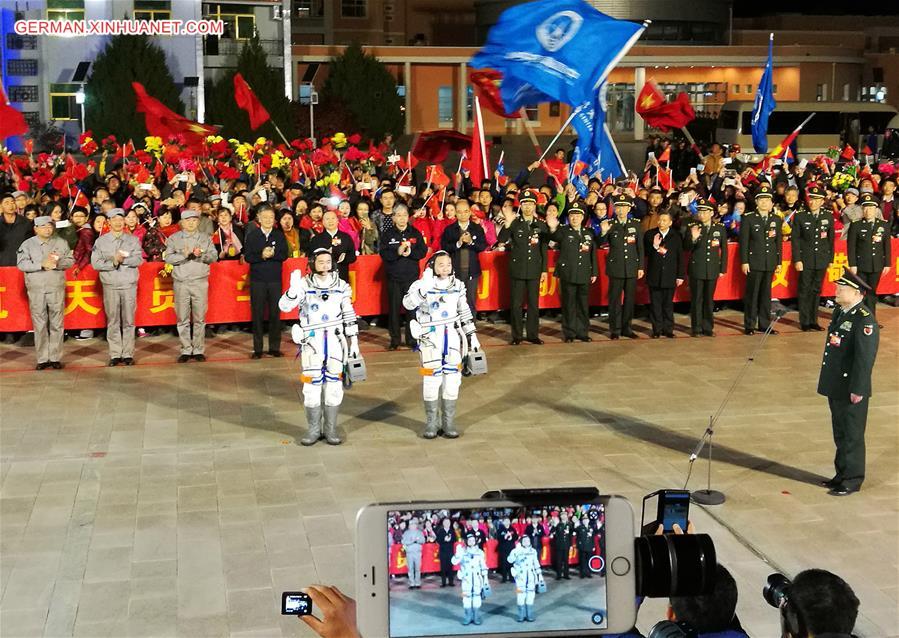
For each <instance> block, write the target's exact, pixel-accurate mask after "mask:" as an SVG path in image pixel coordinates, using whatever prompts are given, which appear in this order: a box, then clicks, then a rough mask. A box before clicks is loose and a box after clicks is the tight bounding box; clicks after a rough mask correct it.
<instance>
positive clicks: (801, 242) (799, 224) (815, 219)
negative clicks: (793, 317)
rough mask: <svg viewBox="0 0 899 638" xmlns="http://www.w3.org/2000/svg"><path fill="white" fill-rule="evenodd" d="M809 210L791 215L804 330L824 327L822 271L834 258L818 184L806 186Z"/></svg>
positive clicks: (830, 230) (829, 223) (828, 218)
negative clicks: (820, 305)
mask: <svg viewBox="0 0 899 638" xmlns="http://www.w3.org/2000/svg"><path fill="white" fill-rule="evenodd" d="M806 199H807V202H808V210H800V211H799V212H798V213H796V214H795V215H794V216H793V231H792V233H791V234H790V239H791V241H792V246H793V267H794V268H795V269H796V272H798V273H799V327H800V328H802V331H803V332H808V331H809V330H824V328H822V327H821V326H819V325H818V303H819V301H820V299H821V284H822V283H823V282H824V273H825V272H826V271H827V267H828V266H829V265H830V262H832V261H833V237H834V229H833V218H832V217H831V216H830V215H829V214H825V213H823V212H821V204H823V203H824V191H823V190H821V187H820V186H811V187H809V189H808V191H807V195H806Z"/></svg>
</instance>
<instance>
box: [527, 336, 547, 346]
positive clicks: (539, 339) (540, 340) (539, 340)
mask: <svg viewBox="0 0 899 638" xmlns="http://www.w3.org/2000/svg"><path fill="white" fill-rule="evenodd" d="M528 343H533V344H534V345H535V346H542V345H543V339H541V338H539V337H538V338H536V339H528Z"/></svg>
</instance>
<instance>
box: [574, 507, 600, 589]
mask: <svg viewBox="0 0 899 638" xmlns="http://www.w3.org/2000/svg"><path fill="white" fill-rule="evenodd" d="M575 544H576V545H577V565H578V573H579V575H580V577H581V578H593V575H592V574H591V573H590V557H591V556H593V553H594V551H595V550H596V545H595V544H594V542H593V530H592V529H591V528H590V522H589V521H588V520H586V519H584V520H582V521H581V522H580V524H578V526H577V529H576V531H575Z"/></svg>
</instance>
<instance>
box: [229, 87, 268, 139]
mask: <svg viewBox="0 0 899 638" xmlns="http://www.w3.org/2000/svg"><path fill="white" fill-rule="evenodd" d="M234 101H235V102H237V106H239V107H240V108H242V109H243V110H244V111H246V112H247V115H249V116H250V128H251V129H252V130H254V131H255V130H256V129H257V128H259V127H260V126H262V125H263V124H265V123H266V122H268V121H269V120H270V119H271V116H270V115H269V114H268V111H267V110H266V109H265V107H264V106H262V102H260V101H259V98H258V97H256V94H255V93H253V89H251V88H250V85H249V84H247V81H246V80H244V79H243V75H241V74H240V73H235V74H234Z"/></svg>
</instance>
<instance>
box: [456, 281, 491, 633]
mask: <svg viewBox="0 0 899 638" xmlns="http://www.w3.org/2000/svg"><path fill="white" fill-rule="evenodd" d="M463 290H464V289H463ZM464 294H465V293H464V292H463V295H464ZM452 563H453V565H458V566H459V573H458V576H459V584H460V585H461V586H462V609H463V611H464V612H465V616H464V618H463V619H462V624H463V625H470V624H471V623H474V624H476V625H480V624H481V599H482V597H487V596H488V595H490V583H489V582H488V580H487V556H486V554H484V550H482V549H481V548H480V547H478V537H477V536H476V535H475V534H468V535H466V536H465V547H459V548H458V549H457V550H456V554H455V555H454V556H453V558H452Z"/></svg>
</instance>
